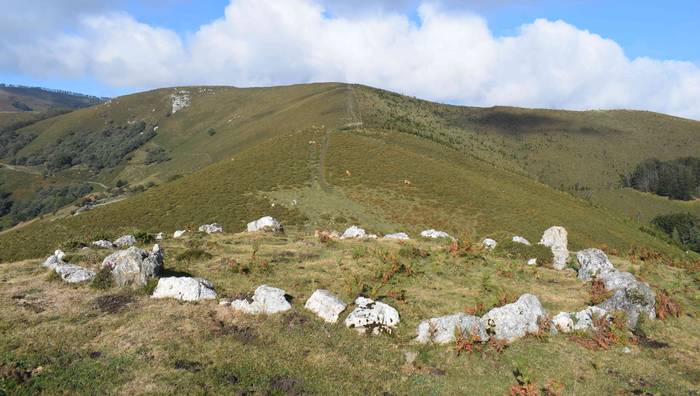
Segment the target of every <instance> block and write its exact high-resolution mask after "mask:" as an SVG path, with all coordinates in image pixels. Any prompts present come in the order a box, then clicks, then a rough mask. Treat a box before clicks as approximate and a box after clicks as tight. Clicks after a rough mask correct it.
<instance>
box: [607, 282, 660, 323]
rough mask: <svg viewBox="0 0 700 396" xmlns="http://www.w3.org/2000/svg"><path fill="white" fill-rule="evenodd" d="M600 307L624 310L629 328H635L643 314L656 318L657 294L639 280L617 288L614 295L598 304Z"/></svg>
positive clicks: (608, 309) (609, 309)
mask: <svg viewBox="0 0 700 396" xmlns="http://www.w3.org/2000/svg"><path fill="white" fill-rule="evenodd" d="M598 307H600V308H602V309H605V310H606V311H608V312H614V311H623V312H624V313H625V316H626V318H627V326H628V327H629V328H634V327H635V326H636V325H637V321H638V320H639V317H640V316H642V315H643V316H645V317H646V318H648V319H656V296H655V295H654V292H653V291H652V290H651V288H650V287H649V285H647V284H646V283H643V282H639V281H637V282H636V283H635V284H634V285H631V286H628V287H626V288H624V289H618V290H616V291H615V294H613V295H612V297H610V298H609V299H607V300H606V301H604V302H602V303H601V304H598Z"/></svg>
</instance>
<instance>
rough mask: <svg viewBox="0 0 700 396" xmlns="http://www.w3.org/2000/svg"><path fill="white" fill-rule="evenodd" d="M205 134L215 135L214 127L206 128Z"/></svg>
mask: <svg viewBox="0 0 700 396" xmlns="http://www.w3.org/2000/svg"><path fill="white" fill-rule="evenodd" d="M207 134H209V136H214V135H216V129H214V128H209V129H208V130H207Z"/></svg>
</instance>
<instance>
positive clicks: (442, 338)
mask: <svg viewBox="0 0 700 396" xmlns="http://www.w3.org/2000/svg"><path fill="white" fill-rule="evenodd" d="M416 332H417V337H416V339H415V340H416V342H418V343H421V344H427V343H428V342H434V343H436V344H448V343H450V342H454V341H455V335H456V334H457V333H460V334H462V335H463V336H466V337H474V339H475V340H478V341H482V342H485V341H488V339H489V336H488V334H486V328H485V327H484V324H483V323H482V322H481V320H479V318H478V317H476V316H472V315H466V314H463V313H457V314H454V315H447V316H440V317H437V318H431V319H428V320H424V321H422V322H421V323H420V324H419V325H418V328H417V329H416Z"/></svg>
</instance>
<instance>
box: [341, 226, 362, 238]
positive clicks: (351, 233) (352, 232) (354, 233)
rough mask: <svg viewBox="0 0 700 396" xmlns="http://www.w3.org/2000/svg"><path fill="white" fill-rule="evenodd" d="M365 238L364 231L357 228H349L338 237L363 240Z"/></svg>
mask: <svg viewBox="0 0 700 396" xmlns="http://www.w3.org/2000/svg"><path fill="white" fill-rule="evenodd" d="M366 237H367V233H366V232H365V230H364V229H362V228H360V227H358V226H350V227H349V228H348V229H346V230H345V232H344V233H343V235H341V236H340V239H364V238H366Z"/></svg>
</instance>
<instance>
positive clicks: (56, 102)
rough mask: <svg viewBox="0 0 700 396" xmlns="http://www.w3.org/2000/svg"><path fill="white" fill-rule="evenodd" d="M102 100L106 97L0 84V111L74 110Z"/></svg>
mask: <svg viewBox="0 0 700 396" xmlns="http://www.w3.org/2000/svg"><path fill="white" fill-rule="evenodd" d="M104 100H106V99H105V98H98V97H96V96H90V95H83V94H79V93H75V92H69V91H61V90H54V89H47V88H40V87H26V86H21V85H10V84H0V112H27V111H38V112H44V111H47V110H56V109H60V110H75V109H81V108H84V107H89V106H93V105H95V104H98V103H101V102H103V101H104Z"/></svg>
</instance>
